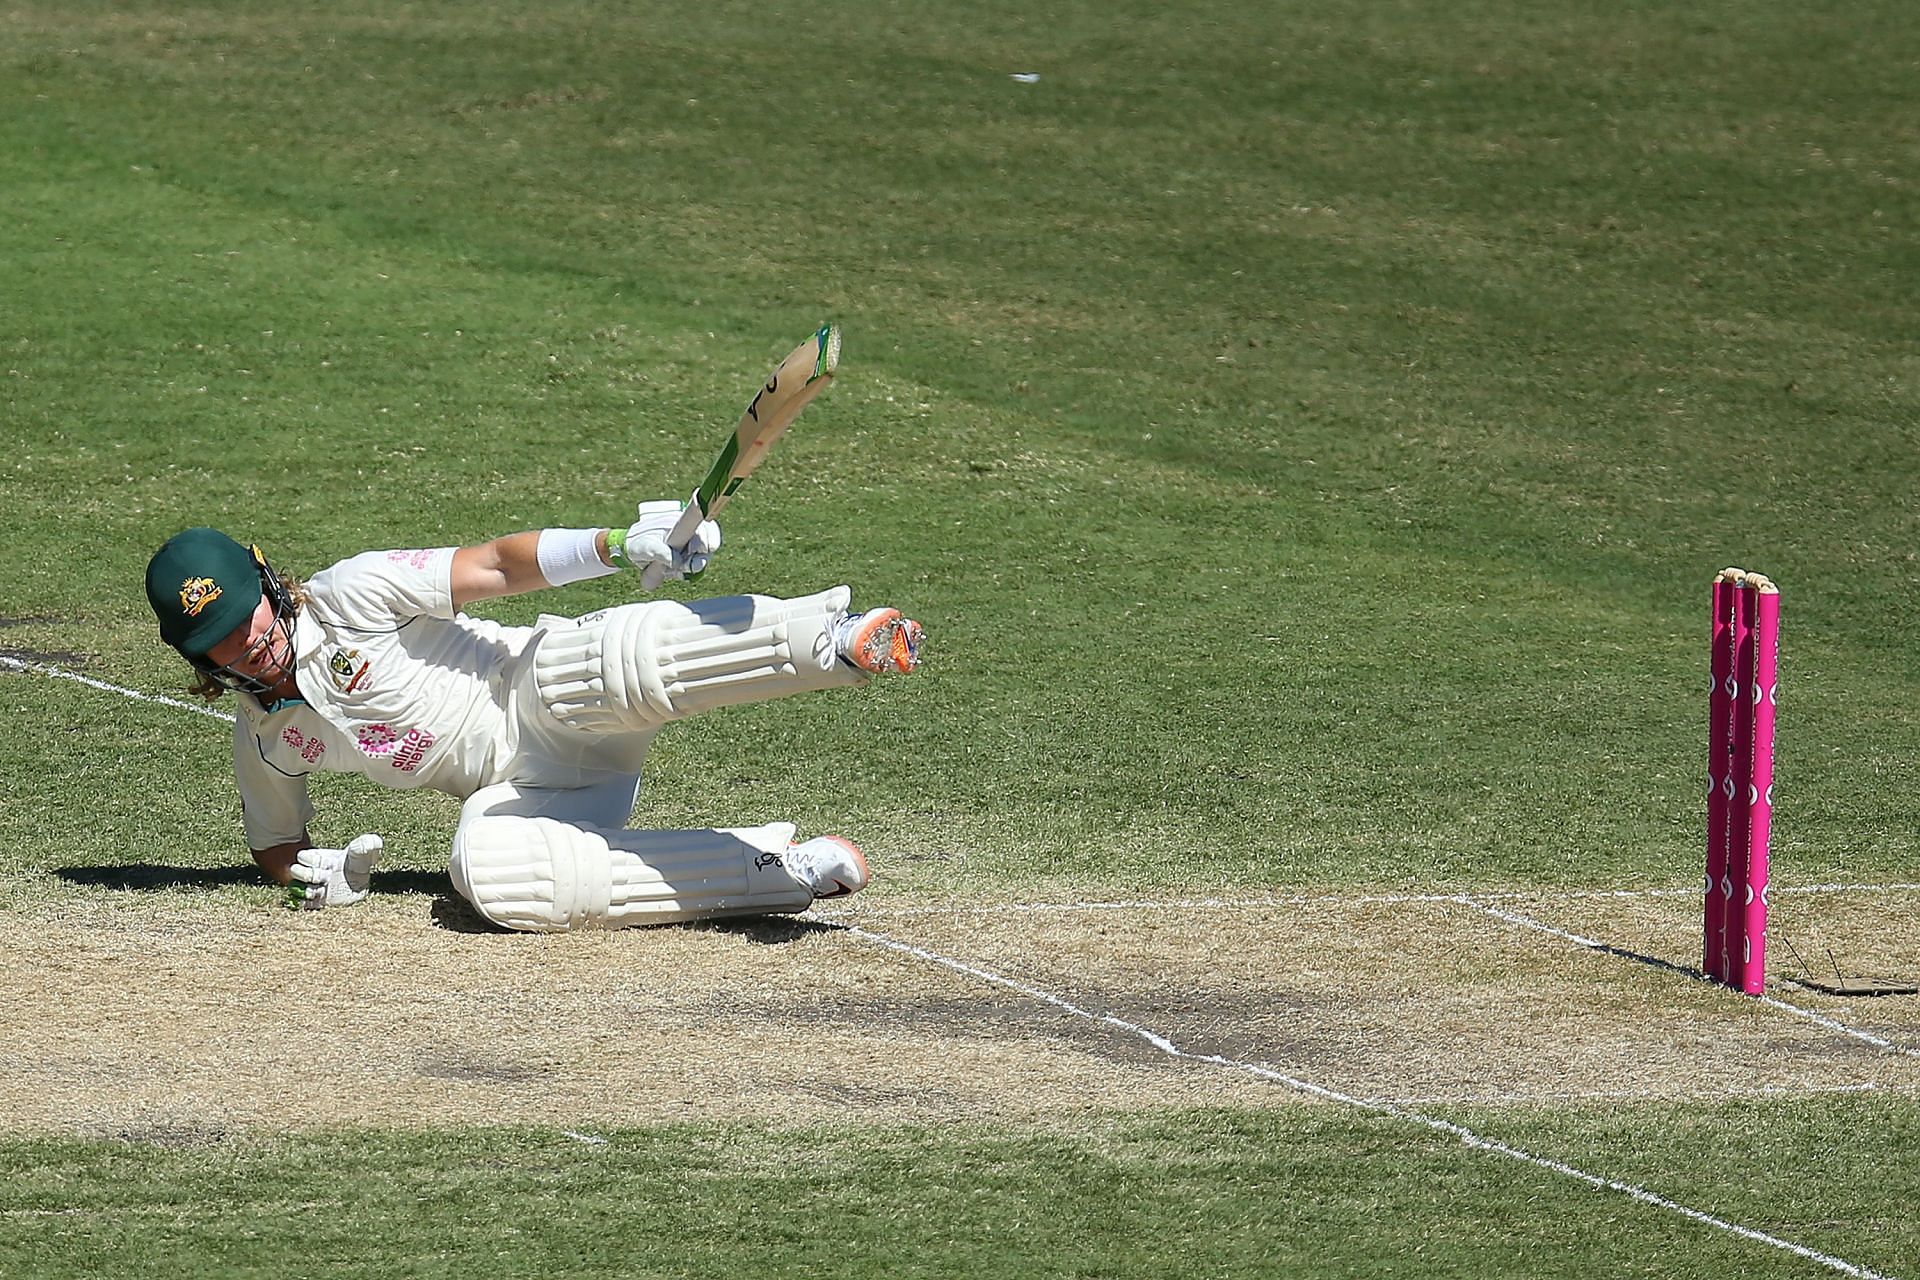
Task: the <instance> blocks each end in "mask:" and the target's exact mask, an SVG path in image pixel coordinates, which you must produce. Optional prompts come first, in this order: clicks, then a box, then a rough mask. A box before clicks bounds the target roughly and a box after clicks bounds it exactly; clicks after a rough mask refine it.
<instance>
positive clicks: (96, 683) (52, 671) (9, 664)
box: [0, 654, 233, 724]
mask: <svg viewBox="0 0 1920 1280" xmlns="http://www.w3.org/2000/svg"><path fill="white" fill-rule="evenodd" d="M0 667H5V668H7V669H8V670H11V671H24V672H31V673H32V674H34V675H41V676H52V677H53V678H54V679H55V680H71V681H73V682H74V683H75V684H83V685H85V686H87V688H89V689H99V690H101V691H102V692H104V693H117V694H119V695H120V696H121V697H123V698H132V699H133V700H134V701H135V702H151V703H154V704H156V705H158V706H162V707H173V708H175V709H176V710H179V711H191V712H193V714H195V715H197V716H209V717H211V718H212V719H215V720H224V721H226V722H227V723H228V724H232V723H233V717H232V716H230V715H228V714H227V713H226V712H224V711H215V710H214V709H213V708H212V707H196V706H194V705H193V704H192V703H191V702H182V701H180V700H179V699H178V698H168V697H165V696H163V695H161V694H157V693H141V692H140V691H139V690H138V689H123V688H121V687H120V686H119V685H117V684H108V683H107V682H106V681H104V680H95V679H94V678H93V677H91V676H83V675H81V674H80V673H79V672H77V671H68V670H67V669H66V668H64V667H55V666H49V665H48V664H46V663H44V662H28V661H26V660H25V659H23V658H13V657H9V656H7V655H6V654H0Z"/></svg>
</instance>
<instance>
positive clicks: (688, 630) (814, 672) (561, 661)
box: [534, 586, 868, 733]
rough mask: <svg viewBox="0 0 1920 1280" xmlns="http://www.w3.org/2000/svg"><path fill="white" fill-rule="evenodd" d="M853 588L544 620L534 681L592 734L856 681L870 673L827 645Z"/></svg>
mask: <svg viewBox="0 0 1920 1280" xmlns="http://www.w3.org/2000/svg"><path fill="white" fill-rule="evenodd" d="M851 596H852V592H851V591H850V590H849V589H848V588H847V587H844V586H842V587H834V588H833V589H832V590H829V591H822V592H820V593H818V594H816V595H811V596H802V597H800V598H798V599H794V600H780V599H776V598H774V597H772V596H752V595H746V596H722V597H719V598H717V599H713V600H696V601H691V602H687V603H681V602H679V601H674V600H660V601H653V602H651V603H647V604H634V605H625V606H622V607H621V608H618V609H610V610H607V611H606V612H605V613H601V614H589V615H588V616H587V617H586V618H582V619H580V620H578V621H576V622H555V620H550V619H543V625H546V626H548V628H549V629H548V630H547V634H546V636H545V638H544V639H542V640H541V642H540V647H539V648H538V650H537V651H536V652H535V654H534V681H535V684H536V687H537V688H538V690H539V694H540V698H541V700H542V701H543V702H545V703H546V705H547V707H548V708H549V709H550V710H551V711H552V713H553V715H554V717H555V718H556V719H558V720H559V721H560V722H561V723H563V724H565V725H568V726H569V727H571V728H575V729H580V730H583V731H586V732H589V733H636V732H644V731H646V730H651V729H657V728H659V727H660V726H661V725H662V724H664V723H665V722H667V721H668V720H674V719H678V718H680V717H682V716H689V715H694V714H697V713H699V712H702V711H708V710H711V709H713V708H715V707H724V706H731V705H733V704H735V703H742V702H760V701H765V700H768V699H772V698H783V697H786V696H787V695H789V694H794V693H804V692H807V691H809V690H813V689H831V688H838V687H841V686H845V685H853V684H859V683H861V682H862V681H863V680H865V679H867V678H868V677H867V675H866V673H864V672H861V671H858V670H855V669H854V668H852V667H850V666H849V665H848V664H846V663H843V662H840V661H838V660H837V658H836V656H835V654H834V647H833V624H834V623H835V622H837V621H838V620H839V619H840V618H842V617H843V616H845V614H846V611H847V602H848V600H849V599H850V598H851Z"/></svg>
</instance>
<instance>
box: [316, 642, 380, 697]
mask: <svg viewBox="0 0 1920 1280" xmlns="http://www.w3.org/2000/svg"><path fill="white" fill-rule="evenodd" d="M372 669H373V664H372V663H371V662H368V661H367V660H366V659H365V658H362V657H361V656H360V651H359V650H358V649H335V650H334V651H333V656H332V657H331V658H329V659H327V674H328V675H330V676H332V677H333V687H334V688H336V689H338V690H339V691H340V692H342V693H352V692H353V691H354V690H355V689H358V688H359V687H360V685H361V682H362V681H364V680H365V679H366V678H367V672H369V671H371V670H372Z"/></svg>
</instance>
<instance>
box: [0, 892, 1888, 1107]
mask: <svg viewBox="0 0 1920 1280" xmlns="http://www.w3.org/2000/svg"><path fill="white" fill-rule="evenodd" d="M14 887H16V888H23V887H25V886H23V885H20V884H16V885H15V886H14ZM7 888H8V886H7V885H6V884H5V883H4V882H0V938H4V939H5V941H4V943H0V964H3V965H4V969H3V971H0V1044H4V1045H6V1046H8V1049H7V1052H6V1053H5V1054H0V1129H4V1130H6V1131H10V1132H16V1133H17V1132H23V1131H25V1132H46V1133H60V1134H69V1135H76V1136H83V1137H130V1138H141V1139H149V1140H161V1141H165V1140H169V1139H178V1140H189V1141H190V1140H195V1139H199V1138H209V1137H213V1136H217V1135H223V1134H229V1133H233V1132H236V1131H283V1130H298V1129H304V1128H333V1127H340V1126H360V1125H375V1126H396V1125H397V1126H440V1125H462V1124H496V1123H505V1124H540V1125H555V1126H564V1127H569V1128H592V1127H595V1126H602V1127H617V1126H624V1125H634V1124H645V1123H651V1122H657V1121H667V1120H685V1119H725V1118H738V1117H741V1116H754V1117H762V1118H765V1119H768V1120H771V1121H775V1122H780V1123H802V1122H806V1121H809V1120H816V1119H822V1120H830V1119H838V1118H844V1117H845V1115H846V1114H847V1110H848V1108H849V1107H850V1106H857V1107H858V1109H859V1113H860V1114H861V1115H862V1116H863V1117H865V1118H867V1119H871V1120H876V1121H884V1120H887V1119H899V1120H909V1121H912V1120H918V1121H926V1120H939V1119H942V1118H948V1117H953V1118H960V1117H967V1118H975V1119H977V1118H980V1117H983V1116H984V1117H995V1116H1000V1117H1006V1118H1009V1119H1016V1118H1022V1119H1024V1118H1035V1119H1038V1118H1044V1117H1046V1116H1048V1115H1056V1116H1057V1115H1061V1114H1065V1113H1073V1112H1081V1111H1086V1110H1090V1109H1096V1108H1099V1109H1116V1108H1117V1109H1128V1108H1141V1109H1148V1108H1151V1109H1156V1110H1158V1109H1164V1108H1168V1107H1186V1106H1213V1105H1234V1106H1284V1105H1296V1104H1300V1103H1303V1102H1311V1101H1312V1100H1313V1098H1314V1096H1315V1095H1311V1094H1308V1093H1303V1092H1301V1091H1300V1090H1298V1089H1297V1088H1292V1087H1289V1086H1288V1085H1287V1084H1286V1083H1284V1082H1280V1081H1276V1080H1275V1079H1274V1078H1273V1077H1272V1076H1271V1075H1266V1076H1263V1075H1261V1074H1258V1073H1256V1072H1254V1071H1249V1070H1247V1069H1246V1068H1247V1067H1249V1066H1251V1067H1258V1068H1265V1069H1267V1070H1269V1071H1271V1072H1275V1073H1279V1074H1281V1075H1284V1076H1286V1077H1289V1078H1292V1079H1295V1080H1299V1081H1304V1082H1308V1083H1310V1084H1312V1085H1315V1086H1319V1087H1322V1088H1325V1089H1329V1090H1332V1091H1335V1092H1337V1093H1340V1094H1343V1095H1346V1096H1348V1097H1350V1098H1355V1099H1366V1100H1379V1101H1386V1102H1392V1103H1397V1104H1405V1105H1420V1104H1441V1103H1445V1102H1467V1101H1476V1102H1521V1103H1526V1102H1538V1103H1542V1104H1547V1103H1553V1102H1559V1101H1564V1100H1568V1099H1572V1098H1581V1097H1593V1098H1599V1097H1644V1098H1655V1099H1658V1098H1681V1097H1734V1096H1749V1095H1754V1094H1760V1093H1769V1092H1775V1091H1782V1092H1788V1093H1794V1092H1802V1091H1826V1090H1843V1089H1867V1088H1871V1089H1875V1090H1880V1091H1885V1092H1889V1093H1894V1094H1900V1095H1905V1096H1915V1095H1920V1001H1916V1000H1914V999H1912V998H1904V999H1903V998H1898V997H1892V998H1878V999H1845V998H1840V997H1831V996H1821V995H1819V994H1817V993H1814V992H1811V991H1807V990H1803V989H1800V988H1797V987H1795V986H1793V985H1792V984H1790V983H1788V982H1785V981H1784V980H1782V979H1784V977H1785V976H1786V975H1788V974H1789V973H1790V972H1794V971H1796V969H1795V966H1793V965H1792V963H1791V961H1790V960H1789V959H1788V958H1787V957H1786V956H1785V955H1784V952H1783V953H1782V956H1781V959H1780V961H1779V962H1778V963H1777V964H1776V966H1775V973H1776V974H1777V975H1779V977H1777V978H1776V980H1775V982H1774V983H1773V985H1772V986H1771V987H1770V990H1769V995H1770V996H1772V997H1773V998H1775V999H1776V1000H1778V1001H1781V1002H1784V1003H1791V1004H1792V1005H1793V1006H1795V1008H1796V1009H1798V1010H1800V1011H1802V1012H1801V1013H1796V1012H1795V1011H1794V1010H1791V1009H1782V1008H1779V1007H1777V1006H1775V1005H1770V1004H1768V1003H1765V1002H1762V1001H1756V1000H1753V999H1749V998H1745V997H1741V996H1738V995H1735V994H1732V993H1730V992H1727V991H1725V990H1722V989H1719V988H1716V987H1713V986H1710V985H1708V984H1706V983H1703V982H1700V981H1696V980H1690V979H1689V977H1688V976H1687V975H1686V973H1684V972H1682V970H1684V969H1688V968H1690V967H1691V966H1693V965H1695V964H1697V956H1696V955H1695V950H1696V949H1697V947H1698V945H1699V944H1698V938H1699V925H1698V921H1697V916H1696V913H1697V910H1698V908H1697V905H1696V903H1695V901H1694V900H1693V898H1692V897H1691V895H1686V894H1652V895H1632V896H1617V897H1613V896H1608V897H1600V896H1596V897H1585V898H1582V897H1568V896H1555V895H1548V894H1540V895H1535V896H1528V897H1517V896H1511V895H1509V896H1503V897H1501V898H1500V899H1498V901H1497V904H1496V905H1497V907H1498V908H1499V909H1500V910H1502V911H1507V912H1510V913H1512V914H1514V915H1517V916H1523V917H1525V918H1527V919H1530V920H1532V921H1537V922H1539V923H1540V924H1542V925H1546V926H1550V927H1551V928H1554V929H1559V930H1565V931H1567V932H1568V933H1571V934H1576V935H1580V936H1583V937H1585V938H1589V939H1593V940H1596V941H1599V942H1603V943H1605V944H1606V945H1607V946H1608V947H1609V948H1610V950H1604V951H1603V950H1596V949H1594V948H1592V947H1586V946H1582V945H1580V944H1579V943H1578V942H1576V941H1572V940H1569V939H1568V938H1566V937H1562V936H1559V935H1556V934H1553V933H1549V932H1544V931H1542V930H1541V929H1537V928H1529V927H1527V926H1526V925H1524V924H1516V923H1514V922H1513V921H1511V920H1502V919H1499V918H1496V917H1495V916H1493V915H1491V914H1489V912H1488V911H1486V910H1484V909H1481V908H1480V907H1478V906H1476V905H1474V904H1473V903H1470V902H1466V901H1457V900H1420V899H1410V900H1385V899H1368V898H1360V897H1346V898H1340V897H1303V898H1297V899H1295V898H1275V899H1273V900H1271V901H1265V902H1259V903H1235V904H1215V905H1204V906H1201V905H1196V906H1188V907H1181V906H1174V905H1154V904H1133V905H1108V906H1091V905H1073V904H1057V905H1054V906H1043V907H1035V906H1032V905H1027V906H1021V905H1005V906H998V907H995V906H980V905H971V904H970V905H965V906H960V905H952V904H914V903H911V902H906V901H901V900H897V899H889V898H887V897H886V896H885V895H884V889H881V890H880V891H879V892H871V893H869V894H868V895H866V898H865V899H863V900H861V901H859V903H858V904H857V905H852V906H845V907H842V908H840V909H839V910H836V911H832V912H826V911H822V912H820V913H816V914H815V915H814V916H811V917H802V918H799V919H770V920H760V921H750V922H737V923H732V924H727V925H720V926H704V927H668V928H663V929H652V930H629V931H624V932H617V933H598V934H583V935H577V936H563V937H532V936H521V935H511V934H505V933H496V932H486V931H482V930H480V929H478V928H477V927H476V922H475V921H474V919H473V917H472V916H471V915H470V914H468V913H467V912H466V910H465V908H464V906H463V905H461V904H459V903H458V902H457V900H455V899H453V898H452V897H451V894H450V892H449V893H447V894H446V895H444V896H440V897H435V896H433V895H431V894H428V893H424V892H403V893H397V894H391V893H390V894H385V895H382V896H380V897H378V898H376V899H373V900H371V901H370V902H369V903H368V904H367V905H365V906H364V907H358V908H354V909H352V910H349V911H342V912H334V913H327V912H319V913H312V914H304V913H296V912H291V911H287V910H284V909H282V908H280V907H278V906H277V905H272V903H271V898H270V895H269V894H268V892H267V890H266V889H265V888H263V889H262V890H261V894H260V900H259V903H258V905H256V906H253V907H242V908H238V909H236V908H235V907H234V906H233V905H232V904H233V899H232V897H231V895H226V896H215V895H212V894H208V893H204V892H201V893H195V892H183V891H178V890H171V889H169V890H160V891H143V890H140V889H100V888H97V887H84V888H79V889H76V888H75V887H73V886H71V885H68V886H65V887H64V891H62V892H56V893H54V894H52V895H48V894H47V893H45V892H44V890H45V888H46V886H43V885H37V886H34V887H33V888H34V890H35V891H33V892H30V893H27V894H21V895H14V894H11V893H7V892H5V891H6V889H7ZM1915 905H1920V893H1916V892H1914V891H1912V890H1908V889H1895V890H1880V891H1854V892H1833V893H1804V894H1782V895H1781V898H1780V900H1779V902H1778V903H1777V905H1776V907H1775V915H1774V919H1775V931H1776V936H1777V937H1787V938H1790V939H1792V940H1794V942H1795V945H1796V946H1798V947H1799V948H1800V950H1801V951H1802V952H1803V953H1806V954H1809V955H1818V956H1820V957H1821V959H1822V960H1823V961H1824V958H1825V954H1826V949H1827V948H1831V949H1832V950H1833V952H1834V953H1835V954H1836V955H1841V956H1845V957H1848V958H1849V959H1850V960H1851V961H1853V962H1856V963H1857V964H1858V966H1859V967H1860V968H1861V969H1862V971H1865V972H1880V973H1889V974H1903V975H1912V974H1914V973H1916V972H1920V937H1917V936H1916V932H1915V930H1914V929H1913V927H1912V926H1911V924H1910V923H1909V922H1910V921H1911V920H1912V918H1913V911H1912V908H1913V907H1914V906H1915ZM1894 921H1897V922H1898V924H1897V926H1895V927H1889V924H1890V922H1894ZM886 940H891V941H892V942H893V943H895V944H899V945H896V946H889V945H887V941H886ZM902 948H913V949H915V950H914V951H908V950H904V949H902ZM1807 1014H1811V1015H1814V1016H1811V1017H1809V1016H1805V1015H1807ZM1820 1019H1827V1020H1831V1022H1833V1023H1838V1024H1840V1025H1837V1026H1836V1025H1830V1024H1829V1022H1826V1021H1821V1020H1820ZM1142 1032H1151V1033H1153V1034H1155V1035H1157V1036H1160V1037H1163V1038H1164V1039H1165V1041H1166V1042H1169V1043H1170V1044H1171V1045H1173V1046H1177V1047H1178V1048H1179V1049H1180V1050H1183V1051H1185V1052H1186V1053H1189V1054H1194V1055H1202V1056H1208V1055H1212V1056H1217V1057H1218V1058H1220V1059H1224V1060H1226V1061H1224V1062H1219V1061H1215V1062H1203V1061H1194V1060H1192V1059H1190V1058H1180V1057H1176V1056H1173V1055H1171V1054H1169V1053H1168V1052H1166V1050H1165V1049H1164V1048H1163V1047H1157V1046H1156V1045H1155V1044H1154V1043H1153V1042H1152V1041H1151V1040H1150V1039H1149V1038H1148V1037H1147V1036H1145V1035H1143V1034H1142ZM1874 1038H1877V1039H1879V1040H1882V1041H1885V1042H1888V1043H1889V1044H1890V1045H1891V1047H1885V1046H1882V1045H1876V1044H1875V1043H1873V1039H1874Z"/></svg>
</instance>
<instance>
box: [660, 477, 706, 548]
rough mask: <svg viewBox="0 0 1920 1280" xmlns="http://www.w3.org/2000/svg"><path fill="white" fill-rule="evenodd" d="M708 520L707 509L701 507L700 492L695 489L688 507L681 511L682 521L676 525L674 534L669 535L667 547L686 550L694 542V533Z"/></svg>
mask: <svg viewBox="0 0 1920 1280" xmlns="http://www.w3.org/2000/svg"><path fill="white" fill-rule="evenodd" d="M706 518H707V513H706V509H705V508H703V507H702V506H701V505H700V491H699V490H698V489H695V490H694V491H693V496H692V497H691V498H688V499H687V505H686V506H684V507H682V508H681V509H680V519H679V520H677V521H676V522H675V523H674V526H673V530H672V532H670V533H669V534H667V545H668V546H670V547H672V548H673V549H674V550H675V551H684V550H686V547H687V544H688V543H689V542H692V541H693V531H694V530H695V529H698V528H699V527H700V522H701V521H702V520H705V519H706Z"/></svg>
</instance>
